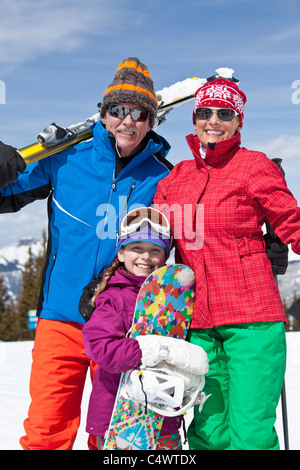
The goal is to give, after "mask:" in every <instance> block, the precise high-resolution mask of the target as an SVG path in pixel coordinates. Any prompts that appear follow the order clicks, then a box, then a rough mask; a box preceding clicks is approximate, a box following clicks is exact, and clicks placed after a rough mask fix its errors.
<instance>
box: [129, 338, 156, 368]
mask: <svg viewBox="0 0 300 470" xmlns="http://www.w3.org/2000/svg"><path fill="white" fill-rule="evenodd" d="M135 339H136V340H137V341H138V343H139V346H140V348H141V351H142V366H144V367H153V366H155V365H156V364H158V363H159V362H160V361H161V360H162V359H161V358H160V349H161V344H160V336H158V335H141V336H137V337H136V338H135Z"/></svg>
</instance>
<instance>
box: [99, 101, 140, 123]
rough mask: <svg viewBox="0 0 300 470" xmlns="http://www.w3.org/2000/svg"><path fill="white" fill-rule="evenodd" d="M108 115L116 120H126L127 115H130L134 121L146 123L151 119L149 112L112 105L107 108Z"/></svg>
mask: <svg viewBox="0 0 300 470" xmlns="http://www.w3.org/2000/svg"><path fill="white" fill-rule="evenodd" d="M107 111H108V114H109V115H110V116H112V117H114V118H118V119H124V118H125V117H126V116H127V114H130V116H131V118H132V120H133V121H138V122H145V121H147V119H148V117H149V111H146V110H144V109H134V108H128V107H127V106H121V105H120V104H112V103H110V104H109V105H108V107H107Z"/></svg>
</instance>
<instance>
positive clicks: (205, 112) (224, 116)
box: [195, 108, 238, 122]
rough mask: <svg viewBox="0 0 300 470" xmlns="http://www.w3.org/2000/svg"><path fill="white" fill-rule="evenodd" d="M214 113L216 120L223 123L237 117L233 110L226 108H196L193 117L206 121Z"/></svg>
mask: <svg viewBox="0 0 300 470" xmlns="http://www.w3.org/2000/svg"><path fill="white" fill-rule="evenodd" d="M214 112H216V113H217V116H218V119H220V121H225V122H230V121H233V120H234V118H235V116H238V113H237V112H236V111H234V109H227V108H219V109H213V108H197V109H196V111H195V116H196V118H197V119H200V121H207V120H208V119H210V118H211V117H212V115H213V113H214Z"/></svg>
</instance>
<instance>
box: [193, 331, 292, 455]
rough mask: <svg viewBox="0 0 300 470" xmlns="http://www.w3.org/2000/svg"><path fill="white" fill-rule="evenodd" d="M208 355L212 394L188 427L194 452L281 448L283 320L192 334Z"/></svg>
mask: <svg viewBox="0 0 300 470" xmlns="http://www.w3.org/2000/svg"><path fill="white" fill-rule="evenodd" d="M188 340H189V341H190V342H191V343H193V344H196V345H198V346H201V347H202V348H203V349H204V350H205V351H206V352H207V354H208V358H209V372H208V374H207V376H206V384H205V387H204V392H205V394H206V395H209V394H211V396H210V397H209V398H208V399H207V401H206V402H205V404H204V407H203V409H202V411H201V413H199V410H198V407H197V406H195V407H194V419H193V421H192V422H191V424H190V426H189V429H188V443H189V448H190V449H193V450H195V449H199V450H278V449H279V441H278V436H277V433H276V430H275V427H274V424H275V421H276V408H277V406H278V402H279V398H280V393H281V389H282V385H283V380H284V374H285V366H286V338H285V330H284V324H283V322H270V323H267V322H266V323H245V324H237V325H225V326H218V327H215V328H213V329H195V330H190V332H189V334H188Z"/></svg>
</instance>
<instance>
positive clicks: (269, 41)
mask: <svg viewBox="0 0 300 470" xmlns="http://www.w3.org/2000/svg"><path fill="white" fill-rule="evenodd" d="M299 46H300V4H299V1H298V0H285V1H284V2H283V1H282V0H186V1H178V0H173V1H172V2H167V1H163V0H151V1H147V0H145V1H143V2H141V1H138V0H109V1H106V0H89V1H88V2H86V1H83V0H51V1H50V0H43V1H42V2H41V1H39V0H1V15H0V80H1V82H0V85H1V89H0V102H1V104H0V140H2V141H3V142H6V143H9V144H11V145H14V146H16V147H18V148H20V147H22V146H25V145H27V144H29V143H31V142H34V141H35V139H36V136H37V134H38V133H39V131H40V130H42V129H43V128H44V127H46V126H47V125H48V124H50V123H51V122H53V121H55V122H56V123H57V124H60V125H62V126H67V125H69V124H72V123H77V122H80V121H82V120H84V119H85V118H86V117H88V116H90V115H92V114H94V113H95V112H97V107H96V104H97V102H99V101H100V100H101V98H102V95H103V92H104V90H105V88H106V87H107V85H108V84H109V83H110V82H111V80H112V77H113V74H114V73H115V70H116V68H117V66H118V64H119V63H120V62H121V61H122V60H123V59H124V58H126V57H128V56H131V55H132V56H137V57H139V59H140V60H141V61H142V62H144V63H145V64H146V65H147V66H148V68H149V69H150V71H151V75H152V78H153V79H154V83H155V88H156V90H159V89H162V88H163V87H165V86H169V85H171V84H172V83H175V82H177V81H180V80H184V79H185V78H188V77H193V76H196V77H199V78H205V77H208V76H210V75H212V74H213V73H214V71H215V69H216V68H218V67H230V68H233V69H234V70H235V74H234V75H235V76H236V77H237V78H238V79H239V80H240V87H241V89H242V90H243V91H244V92H245V93H246V95H247V98H248V101H247V104H246V108H245V121H244V127H243V129H242V144H243V146H245V147H247V148H249V149H256V150H261V151H264V152H266V153H267V155H268V156H269V157H270V158H274V157H281V158H283V159H284V168H285V171H286V178H287V182H288V185H289V187H290V188H291V190H292V191H293V193H294V194H295V196H296V198H297V199H298V201H300V185H299V181H300V133H299V127H300V126H299V124H300V103H298V102H300V67H299V64H300V47H299ZM4 85H5V89H4ZM293 87H295V88H293ZM191 113H192V103H187V104H185V105H183V106H180V107H179V108H177V109H175V110H173V111H172V113H171V114H170V115H169V118H168V121H167V122H166V123H165V124H163V125H162V126H161V127H160V128H159V129H158V131H159V133H161V134H162V135H163V136H164V137H165V138H166V139H167V140H168V141H169V142H170V144H171V146H172V149H171V152H170V154H169V159H170V160H171V161H172V162H173V163H177V162H179V161H180V160H182V159H188V158H192V157H191V154H190V151H189V149H188V148H187V145H186V143H185V139H184V136H185V135H186V134H188V133H190V132H192V131H193V128H192V120H191ZM75 183H76V182H75ZM45 213H46V204H45V203H44V202H40V203H34V204H33V205H31V207H27V208H25V209H23V210H22V211H21V212H20V213H18V214H12V215H1V216H0V247H1V246H4V245H6V244H7V243H10V242H14V241H16V240H18V239H19V238H21V237H23V236H36V237H38V238H39V237H40V235H41V231H42V228H44V227H46V215H45Z"/></svg>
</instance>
